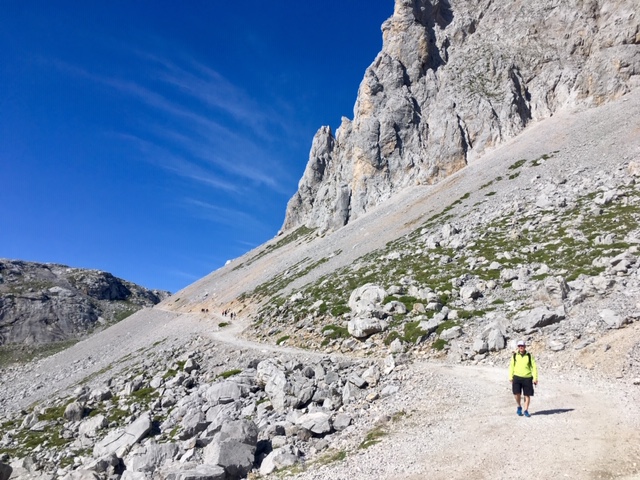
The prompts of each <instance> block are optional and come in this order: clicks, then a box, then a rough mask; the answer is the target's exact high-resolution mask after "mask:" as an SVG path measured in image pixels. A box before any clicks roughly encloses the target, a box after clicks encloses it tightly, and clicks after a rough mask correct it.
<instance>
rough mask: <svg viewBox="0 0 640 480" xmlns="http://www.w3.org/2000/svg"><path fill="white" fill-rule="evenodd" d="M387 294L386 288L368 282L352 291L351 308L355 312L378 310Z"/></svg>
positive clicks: (350, 297)
mask: <svg viewBox="0 0 640 480" xmlns="http://www.w3.org/2000/svg"><path fill="white" fill-rule="evenodd" d="M386 296H387V292H385V290H384V288H382V287H379V286H378V285H374V284H372V283H366V284H365V285H363V286H362V287H358V288H356V289H355V290H354V291H353V292H351V295H350V296H349V308H350V309H351V311H352V312H353V313H355V314H360V313H364V312H371V311H373V310H378V309H379V308H380V307H381V305H382V302H383V301H384V299H385V297H386Z"/></svg>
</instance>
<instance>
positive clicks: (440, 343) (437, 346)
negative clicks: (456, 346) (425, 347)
mask: <svg viewBox="0 0 640 480" xmlns="http://www.w3.org/2000/svg"><path fill="white" fill-rule="evenodd" d="M448 343H449V342H447V341H446V340H445V339H444V338H439V339H437V340H436V341H435V342H433V349H434V350H438V351H441V350H444V347H446V346H447V345H448Z"/></svg>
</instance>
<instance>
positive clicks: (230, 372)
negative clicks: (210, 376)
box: [218, 368, 242, 380]
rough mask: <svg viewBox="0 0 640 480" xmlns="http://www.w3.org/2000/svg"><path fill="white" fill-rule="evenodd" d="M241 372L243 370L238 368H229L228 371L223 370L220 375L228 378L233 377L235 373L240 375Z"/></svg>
mask: <svg viewBox="0 0 640 480" xmlns="http://www.w3.org/2000/svg"><path fill="white" fill-rule="evenodd" d="M239 373H242V370H240V369H238V368H234V369H232V370H227V371H226V372H222V373H221V374H220V375H218V377H219V378H224V379H225V380H226V379H227V378H229V377H233V376H234V375H238V374H239Z"/></svg>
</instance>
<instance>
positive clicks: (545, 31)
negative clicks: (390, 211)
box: [283, 0, 640, 230]
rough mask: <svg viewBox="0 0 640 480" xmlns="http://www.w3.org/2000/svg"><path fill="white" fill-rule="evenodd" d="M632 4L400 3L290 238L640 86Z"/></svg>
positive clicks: (302, 199) (303, 198)
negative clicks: (568, 112)
mask: <svg viewBox="0 0 640 480" xmlns="http://www.w3.org/2000/svg"><path fill="white" fill-rule="evenodd" d="M639 22H640V20H639V18H638V15H637V5H636V2H634V1H633V0H618V1H613V2H610V1H608V2H604V1H598V0H592V1H588V2H583V1H577V0H573V1H568V2H565V1H563V2H560V1H557V0H541V1H539V2H523V1H520V0H509V1H506V2H500V3H494V2H492V1H491V0H483V1H479V2H462V1H457V2H449V1H448V0H440V1H437V0H396V2H395V8H394V12H393V16H392V17H391V18H389V19H388V20H387V21H385V22H384V24H383V25H382V33H383V47H382V51H381V52H380V53H379V54H378V55H377V57H376V59H375V60H374V61H373V63H372V64H371V66H370V67H369V68H368V69H367V71H366V72H365V75H364V78H363V80H362V82H361V84H360V88H359V90H358V96H357V100H356V103H355V107H354V116H353V120H349V119H347V118H343V119H342V124H341V126H340V128H339V129H338V130H337V132H336V133H335V136H333V135H332V132H331V130H330V128H329V127H322V128H320V130H318V132H317V133H316V135H315V137H314V139H313V143H312V148H311V152H310V155H309V162H308V164H307V167H306V170H305V172H304V174H303V176H302V178H301V180H300V182H299V187H298V191H297V192H296V194H295V195H294V196H293V197H292V198H291V200H290V201H289V204H288V206H287V212H286V218H285V221H284V225H283V230H289V229H292V228H295V227H298V226H301V225H306V226H308V227H318V228H320V229H322V230H335V229H337V228H340V227H342V226H344V225H346V224H347V223H348V222H349V221H350V220H353V219H354V218H357V217H358V216H360V215H362V214H363V213H365V212H367V211H368V210H370V209H371V208H373V207H374V206H376V205H378V204H380V203H381V202H383V201H384V200H386V199H388V198H390V197H391V196H392V195H394V194H396V193H398V192H399V191H401V190H403V189H405V188H407V187H409V186H414V185H429V184H433V183H436V182H438V181H439V180H441V179H443V178H445V177H447V176H448V175H450V174H452V173H454V172H456V171H458V170H459V169H461V168H464V167H465V166H466V165H467V164H468V162H470V161H473V160H474V159H475V158H477V157H478V156H479V155H481V154H482V153H483V152H484V151H486V149H487V148H491V147H494V146H496V145H497V144H500V143H502V142H504V141H505V140H508V139H510V138H512V137H514V136H515V135H517V134H519V133H520V132H521V131H522V130H523V129H524V128H525V127H526V126H527V125H529V124H530V123H531V122H533V121H537V120H541V119H544V118H547V117H550V116H552V115H553V114H554V113H556V112H558V111H560V110H564V109H576V108H586V107H590V106H595V105H599V104H602V103H604V102H607V101H609V100H611V99H615V98H618V97H619V96H621V95H624V94H625V93H627V92H629V91H630V90H631V89H633V88H636V87H637V86H638V85H639V80H638V78H639V76H638V73H639V72H640V45H639V43H640V27H639V24H640V23H639Z"/></svg>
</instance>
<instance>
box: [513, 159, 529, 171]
mask: <svg viewBox="0 0 640 480" xmlns="http://www.w3.org/2000/svg"><path fill="white" fill-rule="evenodd" d="M525 163H527V159H526V158H523V159H521V160H518V161H517V162H515V163H514V164H512V165H510V166H509V170H516V169H518V168H520V167H521V166H522V165H524V164H525Z"/></svg>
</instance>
